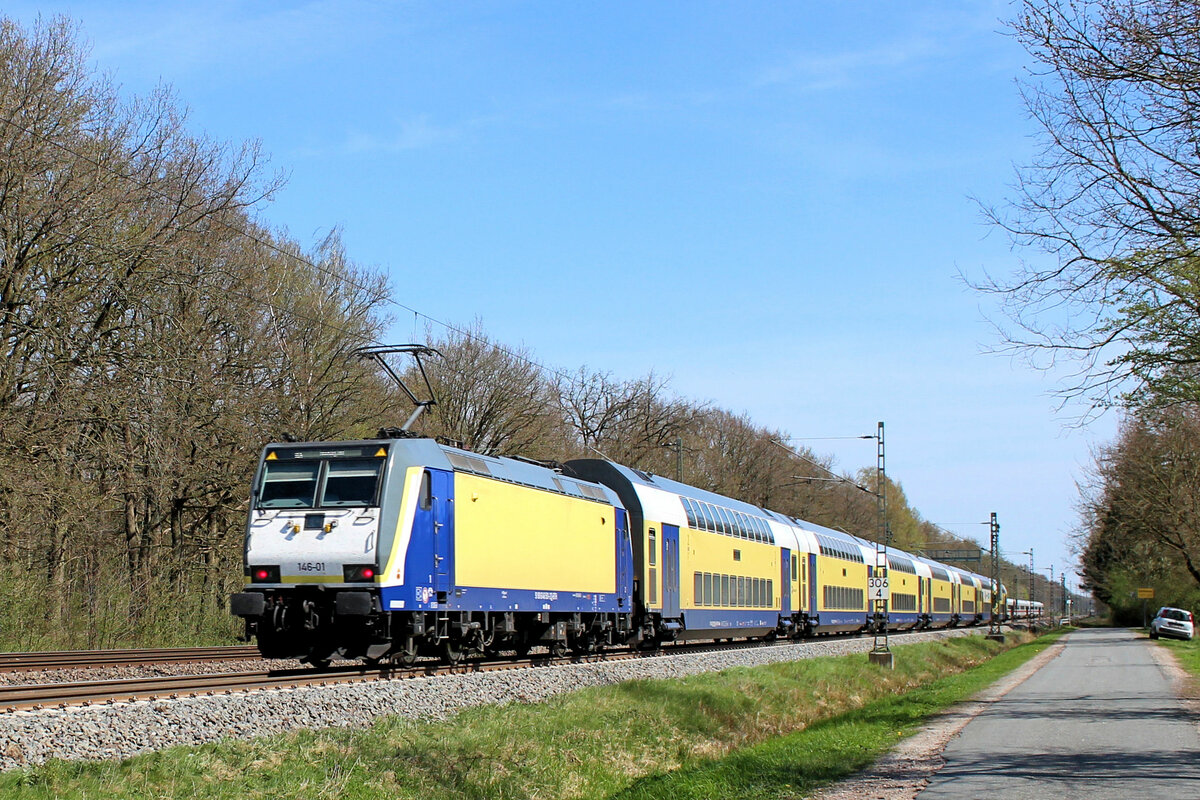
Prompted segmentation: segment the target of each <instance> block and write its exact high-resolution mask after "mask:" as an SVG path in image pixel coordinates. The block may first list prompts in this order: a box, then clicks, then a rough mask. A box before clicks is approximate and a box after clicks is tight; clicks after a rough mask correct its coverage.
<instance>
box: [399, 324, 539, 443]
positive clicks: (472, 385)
mask: <svg viewBox="0 0 1200 800" xmlns="http://www.w3.org/2000/svg"><path fill="white" fill-rule="evenodd" d="M431 338H432V337H431ZM431 346H432V347H433V348H435V349H436V350H438V352H440V353H441V354H442V357H441V358H434V359H432V360H430V361H429V363H428V364H427V365H426V369H427V371H428V374H429V378H430V383H431V385H432V386H433V390H434V394H435V395H436V397H437V406H435V407H434V409H433V412H432V413H430V414H425V415H423V416H422V417H421V420H420V423H419V424H420V430H421V431H422V432H423V433H425V434H426V435H429V436H440V437H444V438H446V439H450V440H452V441H455V442H459V443H461V444H462V446H463V447H466V448H467V449H468V450H475V451H478V452H481V453H486V454H489V455H523V456H526V457H530V458H553V457H555V456H556V455H557V453H556V452H555V445H556V444H557V443H558V442H559V441H561V435H560V433H559V430H560V427H561V422H560V417H559V415H558V410H557V408H556V404H555V396H554V389H553V386H552V384H551V383H550V382H549V381H548V380H546V378H545V377H544V375H543V374H542V368H541V366H540V365H538V364H537V363H536V362H535V361H534V360H533V358H532V356H531V355H530V353H529V351H528V350H526V349H525V348H509V347H504V346H501V345H499V344H497V343H495V342H493V341H492V340H491V339H490V338H489V337H488V336H487V334H486V333H484V331H483V325H482V323H481V322H480V321H478V320H476V321H475V323H474V324H473V325H472V326H471V328H470V329H464V330H461V331H459V330H450V331H449V333H447V335H446V336H445V337H444V338H442V339H433V340H432V341H431ZM414 379H415V376H414Z"/></svg>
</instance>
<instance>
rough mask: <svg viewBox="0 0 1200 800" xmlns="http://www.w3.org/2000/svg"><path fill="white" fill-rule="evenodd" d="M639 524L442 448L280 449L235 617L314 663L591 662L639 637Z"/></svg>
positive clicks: (272, 645)
mask: <svg viewBox="0 0 1200 800" xmlns="http://www.w3.org/2000/svg"><path fill="white" fill-rule="evenodd" d="M626 520H627V517H626V512H625V509H624V507H623V506H622V504H621V501H620V500H619V499H618V498H617V496H616V495H615V494H614V493H613V492H612V491H611V490H609V489H607V488H605V487H603V486H600V485H598V484H595V483H589V482H585V481H580V480H578V479H574V478H571V477H568V476H566V475H563V474H562V473H561V472H558V471H555V470H553V469H550V468H547V467H545V466H541V465H538V464H533V463H528V462H523V461H519V460H516V459H510V458H491V457H487V456H482V455H478V454H475V453H469V452H467V451H464V450H459V449H457V448H453V447H449V446H445V445H441V444H438V443H436V442H435V441H433V440H432V439H421V438H397V439H376V440H367V441H358V442H340V443H312V444H293V443H280V444H271V445H268V446H267V447H266V448H264V450H263V452H262V456H261V459H260V461H259V467H258V471H257V474H256V477H255V481H254V489H253V495H252V498H251V502H250V512H249V519H248V521H247V525H246V541H245V575H246V582H247V587H246V590H245V591H243V592H240V593H238V594H235V595H234V596H233V598H232V600H231V611H232V613H233V614H235V615H236V616H240V617H242V618H244V619H245V621H246V633H247V636H250V635H253V636H255V637H257V639H258V645H259V649H260V651H261V652H262V654H263V655H264V656H265V657H267V658H300V659H303V660H306V661H309V662H311V663H314V664H323V663H327V662H328V661H329V660H330V659H332V658H335V657H342V658H365V659H368V660H378V659H384V658H394V659H396V660H398V661H401V662H405V663H411V662H412V661H413V660H414V659H416V658H417V657H418V656H419V655H440V656H442V657H443V658H445V659H447V660H449V661H452V662H453V661H457V660H458V659H459V658H460V657H461V656H462V654H463V653H464V652H465V651H480V652H481V651H487V650H496V649H500V648H505V649H514V650H517V651H527V650H528V649H529V648H531V647H532V646H534V645H537V644H540V645H546V646H548V647H550V648H551V649H552V650H557V651H565V650H566V649H567V648H571V649H574V650H576V651H587V650H590V649H594V648H596V647H599V646H601V645H604V644H613V643H616V642H618V641H625V640H626V639H628V638H629V637H630V635H631V630H632V628H631V625H632V607H631V605H632V589H633V587H632V584H633V575H632V566H631V550H630V541H629V532H628V528H627V523H626Z"/></svg>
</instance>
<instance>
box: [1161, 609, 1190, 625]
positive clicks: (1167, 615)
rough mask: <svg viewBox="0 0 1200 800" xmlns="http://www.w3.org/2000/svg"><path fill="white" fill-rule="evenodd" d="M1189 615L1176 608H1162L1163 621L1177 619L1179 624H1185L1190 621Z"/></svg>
mask: <svg viewBox="0 0 1200 800" xmlns="http://www.w3.org/2000/svg"><path fill="white" fill-rule="evenodd" d="M1191 616H1192V615H1191V614H1189V613H1188V612H1186V611H1180V610H1179V609H1177V608H1164V609H1163V610H1162V618H1163V619H1177V620H1179V621H1180V622H1187V621H1188V620H1189V619H1191Z"/></svg>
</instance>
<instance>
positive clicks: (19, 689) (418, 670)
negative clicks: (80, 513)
mask: <svg viewBox="0 0 1200 800" xmlns="http://www.w3.org/2000/svg"><path fill="white" fill-rule="evenodd" d="M891 636H892V637H893V638H901V637H902V636H903V634H901V633H893V634H891ZM790 646H793V643H792V642H786V641H784V642H763V641H748V640H739V641H733V642H714V643H704V644H697V643H688V642H684V643H678V644H669V645H665V646H664V647H662V648H661V649H658V650H634V649H631V650H607V651H604V652H602V653H595V654H587V655H573V656H553V655H548V654H539V655H531V656H523V657H519V656H500V657H495V658H485V659H469V660H464V661H461V662H459V663H457V664H452V665H451V664H444V663H441V662H437V661H429V662H424V663H421V662H418V663H417V664H415V665H413V666H399V665H395V664H377V665H366V664H359V663H355V664H347V665H336V666H332V667H327V668H325V669H313V668H301V669H276V670H258V671H249V672H230V673H215V674H204V675H171V676H153V677H137V678H127V679H119V680H103V681H79V682H71V683H43V684H23V685H9V686H0V712H11V711H17V710H20V709H41V708H46V707H50V706H60V707H66V706H72V705H93V704H99V703H116V702H124V701H130V700H153V699H162V698H171V699H174V698H178V697H187V696H197V695H216V694H218V693H229V694H232V693H233V692H238V691H246V690H250V689H262V688H292V687H300V686H311V685H326V684H331V683H348V682H356V681H372V680H393V679H403V678H418V677H428V676H435V675H461V674H466V673H472V672H490V671H493V670H503V669H526V668H530V667H544V666H553V665H561V664H571V663H597V662H613V661H624V660H628V659H636V658H646V657H650V656H656V655H662V654H685V653H697V652H713V651H723V650H736V649H748V648H759V647H790ZM206 649H207V650H208V651H209V652H210V653H211V652H212V651H213V650H217V651H223V652H226V651H242V653H241V657H243V658H246V657H256V656H257V650H255V649H254V648H252V647H251V648H195V649H194V651H195V653H196V654H197V655H196V656H195V657H194V658H190V659H189V660H202V659H201V655H200V654H202V653H203V651H205V650H206ZM189 650H190V648H189ZM246 650H249V651H251V653H250V654H249V655H247V654H246V653H245V652H244V651H246ZM101 652H105V653H106V655H105V656H104V657H105V658H108V657H109V655H108V654H113V655H112V657H113V658H116V656H115V654H116V653H124V654H128V653H131V652H138V651H101ZM144 652H145V653H151V652H157V653H160V654H163V653H170V652H172V650H159V651H144ZM11 655H46V654H32V653H29V654H11ZM59 655H62V654H59ZM72 655H80V656H81V657H82V655H83V654H82V653H79V654H72ZM227 657H228V658H230V659H232V658H234V657H235V656H234V655H233V654H232V653H228V654H227ZM147 658H153V657H152V656H147ZM177 660H178V659H177ZM210 660H211V659H210ZM95 663H96V662H94V661H93V662H90V664H89V665H91V666H94V665H95ZM109 663H122V664H129V663H156V662H154V661H142V662H130V661H121V662H117V661H113V662H109ZM157 663H161V659H160V661H159V662H157Z"/></svg>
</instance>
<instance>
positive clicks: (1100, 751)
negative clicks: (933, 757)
mask: <svg viewBox="0 0 1200 800" xmlns="http://www.w3.org/2000/svg"><path fill="white" fill-rule="evenodd" d="M1156 646H1157V645H1155V644H1153V643H1151V642H1149V641H1147V640H1145V639H1142V638H1139V637H1138V636H1137V635H1135V634H1134V633H1132V632H1131V631H1127V630H1108V629H1093V630H1086V629H1084V630H1078V631H1075V632H1073V633H1071V634H1070V635H1069V636H1068V637H1067V638H1066V647H1065V648H1064V649H1063V651H1062V653H1061V654H1060V655H1059V656H1058V657H1057V658H1055V659H1054V660H1052V661H1051V662H1049V663H1048V664H1046V666H1044V667H1042V669H1040V670H1039V671H1038V672H1037V673H1035V674H1034V675H1033V676H1032V677H1030V678H1029V679H1028V680H1027V681H1025V683H1023V684H1021V685H1020V686H1018V687H1017V688H1015V689H1013V690H1012V691H1011V692H1009V693H1008V694H1007V695H1006V696H1005V697H1004V698H1002V699H1001V700H999V701H998V702H996V703H994V704H992V705H991V706H990V707H989V708H988V709H987V710H986V711H984V712H983V713H982V714H980V715H979V716H978V717H976V718H975V719H974V720H972V721H971V722H970V723H968V724H967V726H966V727H965V728H964V729H963V731H962V733H961V734H960V735H959V737H958V738H957V739H955V740H953V741H952V742H951V743H950V744H949V745H948V746H947V747H946V749H945V751H944V752H943V756H944V758H945V760H946V766H945V767H943V768H942V769H941V770H940V771H939V772H938V773H937V774H936V775H934V777H933V778H932V779H931V781H930V783H929V786H928V787H926V789H925V790H924V791H922V792H921V793H920V794H918V795H917V797H918V798H920V800H942V799H943V798H954V800H964V798H989V800H1000V799H1001V798H1020V799H1021V800H1029V798H1053V799H1054V800H1070V799H1071V798H1087V800H1102V799H1103V798H1121V800H1128V798H1142V797H1144V798H1154V800H1167V799H1168V798H1188V799H1189V800H1195V799H1196V798H1200V727H1198V726H1197V720H1196V719H1195V718H1194V717H1193V716H1191V715H1189V713H1188V711H1187V710H1186V709H1185V707H1184V706H1183V704H1182V703H1181V702H1180V700H1179V699H1178V697H1177V696H1176V694H1175V691H1174V689H1173V688H1172V685H1171V682H1170V680H1169V679H1168V676H1167V674H1166V673H1165V672H1164V670H1163V668H1162V667H1160V666H1159V665H1158V663H1157V662H1156V661H1155V660H1154V658H1153V657H1152V655H1151V652H1150V648H1151V647H1156Z"/></svg>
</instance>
